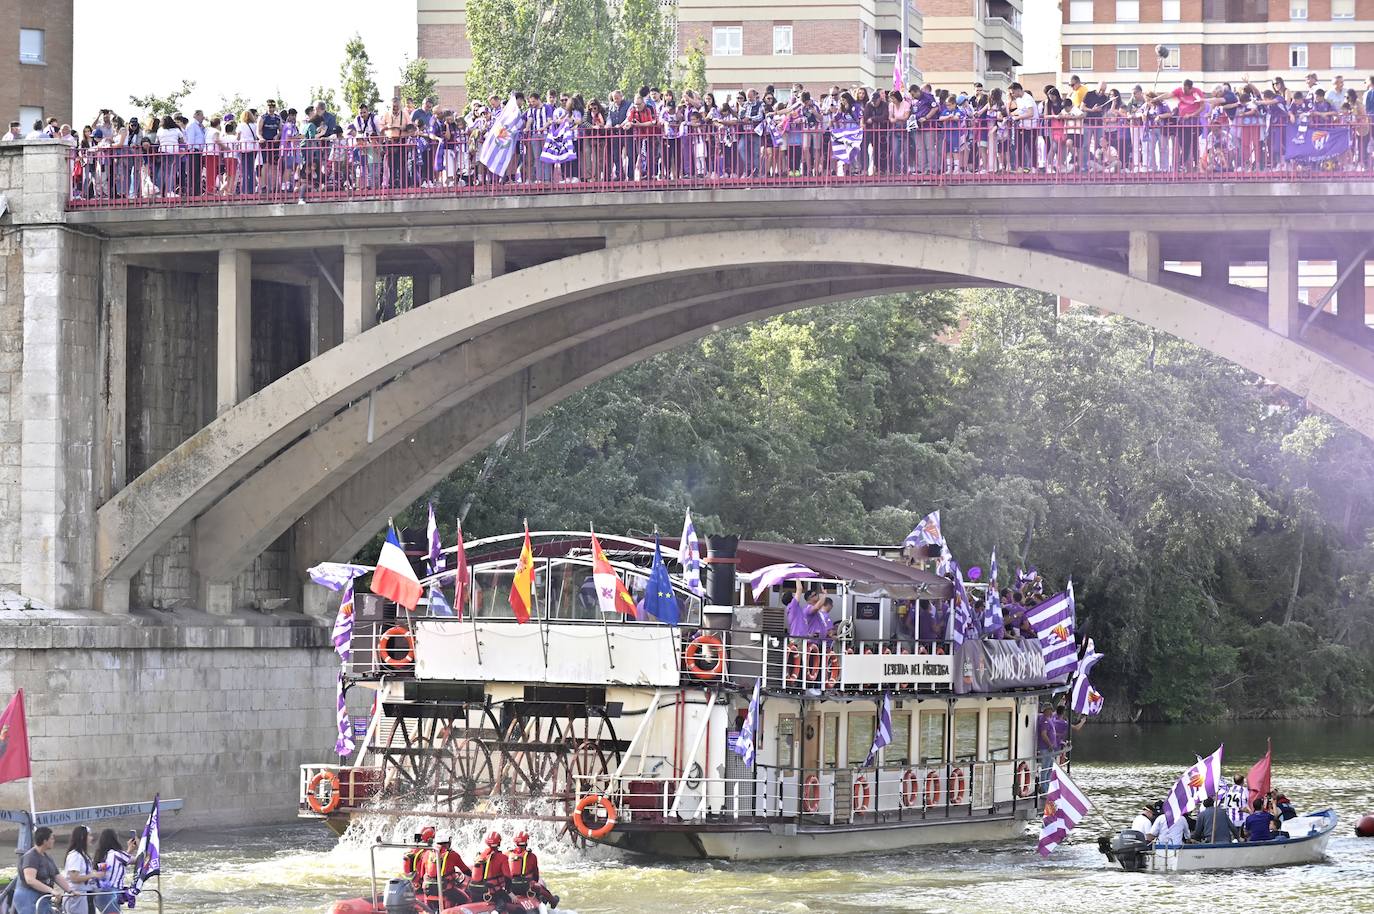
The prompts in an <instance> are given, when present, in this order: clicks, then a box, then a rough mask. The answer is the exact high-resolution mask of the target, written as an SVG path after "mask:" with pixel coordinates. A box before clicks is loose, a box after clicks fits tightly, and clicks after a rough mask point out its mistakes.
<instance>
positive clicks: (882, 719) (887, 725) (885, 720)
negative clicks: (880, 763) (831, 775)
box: [864, 692, 892, 768]
mask: <svg viewBox="0 0 1374 914" xmlns="http://www.w3.org/2000/svg"><path fill="white" fill-rule="evenodd" d="M891 742H892V693H891V692H884V693H883V700H882V702H881V703H880V704H879V706H878V726H877V728H876V729H875V730H874V731H873V748H872V749H869V750H868V758H867V759H865V760H864V767H865V768H868V767H871V766H872V765H873V763H874V762H876V761H877V760H878V751H879V750H880V749H882V748H883V747H884V746H886V745H888V744H889V743H891Z"/></svg>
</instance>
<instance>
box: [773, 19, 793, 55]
mask: <svg viewBox="0 0 1374 914" xmlns="http://www.w3.org/2000/svg"><path fill="white" fill-rule="evenodd" d="M773 53H774V54H791V53H792V26H790V25H775V26H773Z"/></svg>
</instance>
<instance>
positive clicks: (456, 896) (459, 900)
mask: <svg viewBox="0 0 1374 914" xmlns="http://www.w3.org/2000/svg"><path fill="white" fill-rule="evenodd" d="M434 844H435V847H434V850H432V851H430V852H429V856H428V858H427V859H426V860H425V896H426V897H428V898H429V899H430V904H431V905H433V904H434V903H435V902H442V903H440V904H439V905H438V908H437V910H440V911H443V910H447V909H448V908H455V907H457V906H458V905H463V904H467V903H468V902H469V901H473V900H474V899H472V898H469V897H468V893H467V892H466V891H464V886H465V885H466V880H465V878H464V877H467V876H471V875H472V870H470V869H468V865H467V864H466V863H464V862H463V858H462V857H460V856H458V852H457V851H454V850H452V849H451V845H452V844H453V839H452V838H450V837H449V836H448V835H440V836H439V837H438V838H436V839H435V841H434Z"/></svg>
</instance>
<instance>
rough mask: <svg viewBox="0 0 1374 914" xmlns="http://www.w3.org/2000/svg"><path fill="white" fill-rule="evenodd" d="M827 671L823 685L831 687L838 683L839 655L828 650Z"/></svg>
mask: <svg viewBox="0 0 1374 914" xmlns="http://www.w3.org/2000/svg"><path fill="white" fill-rule="evenodd" d="M829 667H830V669H829V671H828V673H827V675H826V677H825V687H826V688H827V689H833V688H835V687H836V686H838V685H839V684H840V655H839V654H837V653H835V652H834V651H831V652H830V662H829Z"/></svg>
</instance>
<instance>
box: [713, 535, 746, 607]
mask: <svg viewBox="0 0 1374 914" xmlns="http://www.w3.org/2000/svg"><path fill="white" fill-rule="evenodd" d="M706 549H707V556H706V560H705V564H706V596H707V598H708V600H709V601H710V603H711V605H712V606H734V605H735V566H736V565H737V564H739V559H738V558H736V557H735V553H736V552H737V551H738V550H739V537H738V536H717V535H714V534H713V535H711V536H708V537H706Z"/></svg>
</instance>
